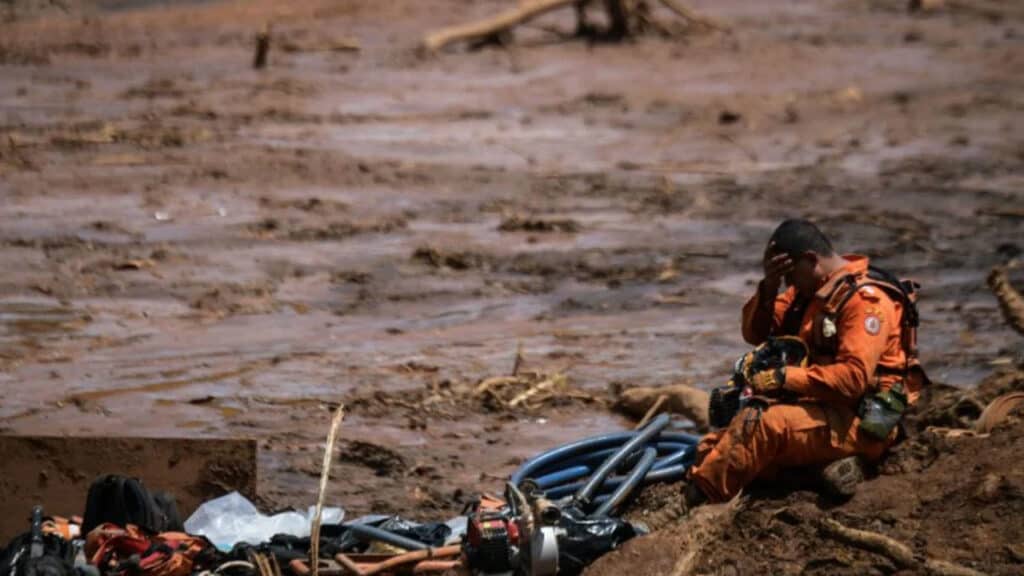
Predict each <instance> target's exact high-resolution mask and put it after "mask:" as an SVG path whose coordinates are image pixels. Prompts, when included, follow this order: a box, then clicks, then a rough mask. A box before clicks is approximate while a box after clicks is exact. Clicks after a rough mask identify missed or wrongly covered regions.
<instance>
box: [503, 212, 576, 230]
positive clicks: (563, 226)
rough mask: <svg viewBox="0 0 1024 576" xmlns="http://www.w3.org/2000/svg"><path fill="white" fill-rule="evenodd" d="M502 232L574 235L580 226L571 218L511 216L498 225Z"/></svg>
mask: <svg viewBox="0 0 1024 576" xmlns="http://www.w3.org/2000/svg"><path fill="white" fill-rule="evenodd" d="M498 230H500V231H502V232H563V233H566V234H572V233H575V232H579V231H580V225H579V223H578V222H576V221H575V220H572V219H570V218H552V219H544V218H526V217H520V216H511V217H509V218H506V219H504V220H502V222H501V224H500V225H498Z"/></svg>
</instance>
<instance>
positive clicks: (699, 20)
mask: <svg viewBox="0 0 1024 576" xmlns="http://www.w3.org/2000/svg"><path fill="white" fill-rule="evenodd" d="M661 3H662V4H664V5H665V7H666V8H668V9H669V10H671V11H673V12H675V13H676V14H677V15H678V16H679V17H680V18H682V19H684V20H686V21H687V22H690V23H691V24H697V25H698V26H705V27H707V28H711V29H712V30H721V31H726V30H728V29H729V27H728V26H726V25H725V24H723V23H721V22H719V21H718V20H715V19H714V18H711V17H709V16H704V15H702V14H698V13H696V12H694V11H693V10H692V9H690V8H687V7H686V6H683V5H682V4H680V3H678V2H676V0H661Z"/></svg>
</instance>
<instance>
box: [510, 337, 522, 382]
mask: <svg viewBox="0 0 1024 576" xmlns="http://www.w3.org/2000/svg"><path fill="white" fill-rule="evenodd" d="M522 366H523V341H522V340H520V341H519V342H518V343H516V359H515V361H514V362H513V363H512V376H518V375H519V369H520V368H521V367H522Z"/></svg>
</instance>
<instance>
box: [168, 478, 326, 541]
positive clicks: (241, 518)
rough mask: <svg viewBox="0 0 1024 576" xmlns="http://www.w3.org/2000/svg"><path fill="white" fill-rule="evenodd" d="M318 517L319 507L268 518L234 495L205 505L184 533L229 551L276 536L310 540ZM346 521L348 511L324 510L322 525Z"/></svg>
mask: <svg viewBox="0 0 1024 576" xmlns="http://www.w3.org/2000/svg"><path fill="white" fill-rule="evenodd" d="M315 514H316V507H314V506H310V507H309V510H308V511H306V513H302V512H282V513H280V514H275V515H273V516H267V515H265V514H261V513H260V511H259V510H257V509H256V506H255V505H253V503H252V502H250V501H249V500H248V499H247V498H246V497H245V496H242V495H241V494H239V493H238V492H232V493H230V494H227V495H225V496H221V497H220V498H216V499H214V500H210V501H209V502H204V503H203V505H202V506H200V507H199V509H197V510H196V511H195V512H194V513H193V514H192V515H191V516H189V518H188V520H186V521H185V531H186V532H188V533H189V534H198V535H202V536H206V537H207V538H209V539H210V541H211V542H213V544H214V545H215V546H217V547H218V548H220V549H222V550H228V549H230V548H231V547H233V546H234V545H235V544H237V543H239V542H246V543H248V544H259V543H261V542H267V541H269V540H270V539H271V537H273V536H274V535H275V534H290V535H292V536H298V537H300V538H304V537H307V536H309V531H310V528H311V524H312V522H313V516H314V515H315ZM344 519H345V511H344V510H342V509H341V508H324V510H323V519H322V521H321V523H322V524H340V523H341V522H342V521H343V520H344Z"/></svg>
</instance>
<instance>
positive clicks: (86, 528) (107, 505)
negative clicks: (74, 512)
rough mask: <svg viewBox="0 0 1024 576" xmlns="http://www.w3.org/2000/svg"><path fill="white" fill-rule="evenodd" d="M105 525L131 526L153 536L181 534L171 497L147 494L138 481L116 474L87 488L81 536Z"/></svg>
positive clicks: (182, 527) (179, 520)
mask: <svg viewBox="0 0 1024 576" xmlns="http://www.w3.org/2000/svg"><path fill="white" fill-rule="evenodd" d="M105 522H110V523H113V524H116V525H118V526H121V527H124V526H127V525H128V524H134V525H136V526H138V527H139V528H142V529H143V530H148V531H150V532H153V533H160V532H183V531H184V526H182V524H181V517H180V516H179V515H178V506H177V504H176V503H175V501H174V497H173V496H171V495H169V494H167V493H164V492H160V493H157V494H156V495H154V494H151V493H150V492H149V490H147V489H146V487H145V486H143V485H142V481H141V480H139V479H137V478H126V477H124V476H118V475H116V474H111V475H108V476H101V477H99V478H97V479H96V480H95V481H94V482H93V483H92V486H90V487H89V496H88V498H87V499H86V503H85V515H84V516H83V518H82V534H88V533H89V532H91V531H92V530H93V529H94V528H96V527H97V526H99V525H100V524H103V523H105Z"/></svg>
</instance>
